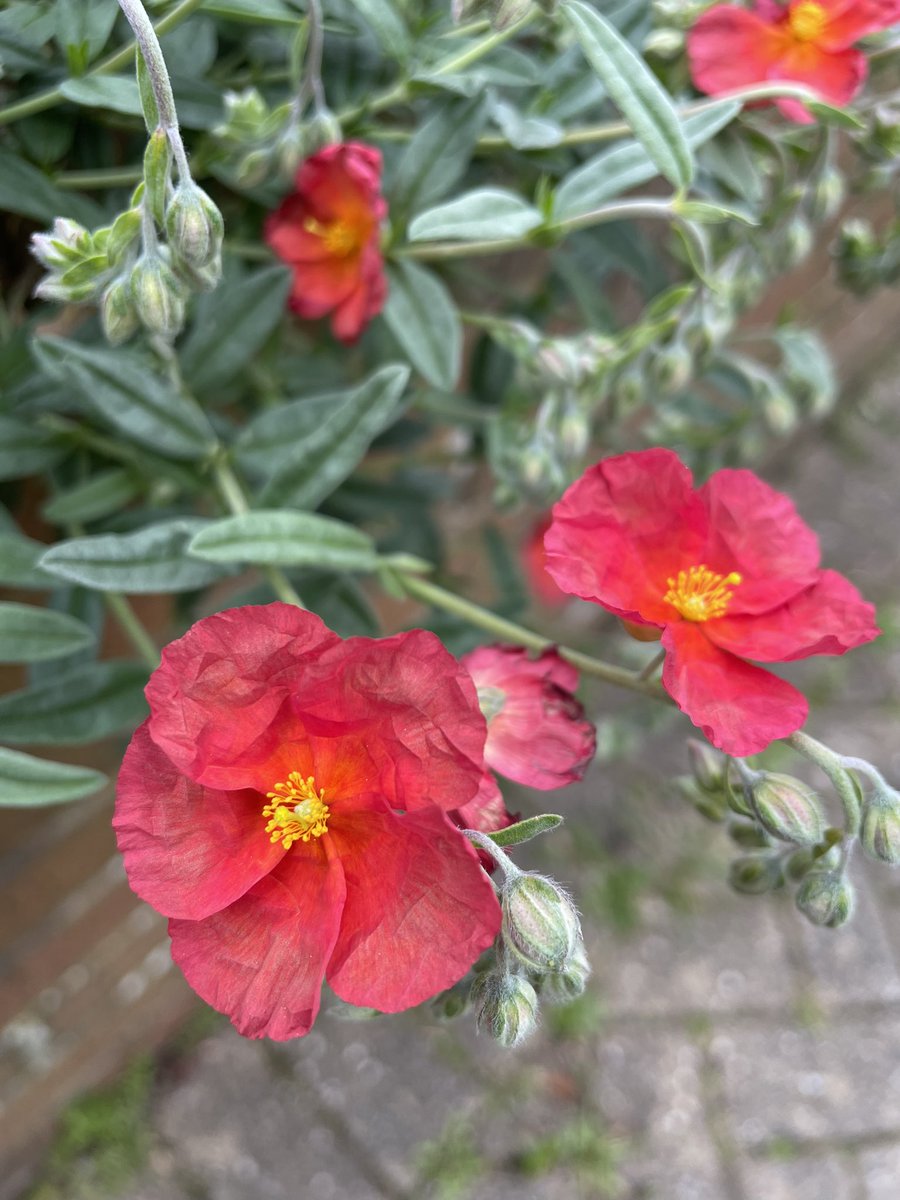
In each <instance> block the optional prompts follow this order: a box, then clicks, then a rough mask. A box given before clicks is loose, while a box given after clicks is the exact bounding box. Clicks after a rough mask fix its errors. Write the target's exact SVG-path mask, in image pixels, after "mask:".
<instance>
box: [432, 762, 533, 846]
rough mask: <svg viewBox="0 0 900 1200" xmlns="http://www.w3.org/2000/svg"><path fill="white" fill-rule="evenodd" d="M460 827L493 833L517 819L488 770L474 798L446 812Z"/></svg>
mask: <svg viewBox="0 0 900 1200" xmlns="http://www.w3.org/2000/svg"><path fill="white" fill-rule="evenodd" d="M447 815H448V816H449V817H450V819H451V820H452V821H453V822H454V824H456V825H458V826H459V827H460V829H478V830H480V831H481V832H482V833H495V832H496V831H497V830H498V829H506V827H507V826H508V825H512V824H513V822H514V821H516V820H517V818H516V817H514V816H513V815H512V813H511V812H510V811H509V810H508V809H507V807H506V804H505V803H504V800H503V793H502V792H501V791H500V788H499V785H498V784H497V780H496V779H495V778H494V776H493V775H492V774H491V772H490V771H485V772H484V774H483V775H482V777H481V784H480V786H479V788H478V792H477V794H476V795H475V797H474V799H472V800H470V801H469V803H468V804H464V805H462V807H461V808H457V809H455V810H454V811H453V812H451V813H448V814H447Z"/></svg>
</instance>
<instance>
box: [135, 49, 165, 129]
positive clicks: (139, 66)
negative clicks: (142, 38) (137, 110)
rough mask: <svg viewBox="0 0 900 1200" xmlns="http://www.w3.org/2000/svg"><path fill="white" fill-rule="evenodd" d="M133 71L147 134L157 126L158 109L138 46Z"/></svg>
mask: <svg viewBox="0 0 900 1200" xmlns="http://www.w3.org/2000/svg"><path fill="white" fill-rule="evenodd" d="M134 69H135V75H136V77H137V85H138V98H139V100H140V102H141V112H142V113H143V114H144V124H145V125H146V126H147V132H148V133H152V132H153V130H154V129H156V128H157V126H158V125H159V109H158V107H157V105H156V96H155V95H154V93H153V80H152V79H151V78H150V72H149V71H148V70H147V64H146V63H145V62H144V56H143V54H141V48H140V46H135V48H134Z"/></svg>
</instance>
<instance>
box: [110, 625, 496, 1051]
mask: <svg viewBox="0 0 900 1200" xmlns="http://www.w3.org/2000/svg"><path fill="white" fill-rule="evenodd" d="M147 698H148V701H149V703H150V712H151V715H150V717H149V719H148V720H147V721H146V722H144V724H143V725H141V726H140V728H139V729H138V730H137V732H136V733H135V735H134V738H133V739H132V742H131V745H130V746H129V747H128V750H127V752H126V755H125V761H124V763H123V765H122V770H121V774H120V776H119V787H118V797H117V801H116V814H115V820H114V825H115V829H116V835H117V838H118V843H119V848H120V849H121V851H122V853H123V855H124V857H125V869H126V871H127V873H128V880H129V882H130V884H131V886H132V888H133V889H134V890H135V891H136V892H137V894H138V895H139V896H141V897H143V899H145V900H147V901H148V902H149V903H150V904H152V905H153V907H154V908H156V909H158V910H159V911H160V912H162V913H164V914H165V915H166V916H168V917H169V918H170V921H169V932H170V935H171V938H172V955H173V958H174V959H175V961H176V963H177V964H178V965H179V966H180V967H181V969H182V971H183V972H184V974H185V976H186V977H187V980H188V982H189V983H190V985H191V986H192V987H193V988H194V989H195V991H197V992H198V993H199V994H200V995H201V996H202V997H203V999H204V1000H206V1001H208V1002H209V1003H210V1004H211V1005H212V1006H213V1007H214V1008H217V1009H219V1010H220V1011H222V1012H226V1013H228V1015H229V1016H230V1017H231V1020H232V1022H233V1023H234V1025H235V1026H236V1028H237V1029H238V1030H239V1031H240V1032H241V1033H243V1034H245V1035H246V1036H248V1037H263V1036H267V1037H271V1038H276V1039H284V1038H289V1037H296V1036H299V1035H302V1034H304V1033H306V1032H307V1031H308V1030H309V1028H310V1026H311V1025H312V1023H313V1021H314V1020H315V1017H316V1014H317V1012H318V1008H319V994H320V990H321V985H322V980H323V978H327V980H328V982H329V984H330V985H331V987H332V988H333V990H334V991H335V992H336V993H337V995H338V996H340V997H342V998H343V999H344V1000H346V1001H348V1002H349V1003H351V1004H355V1005H361V1006H366V1007H372V1008H377V1009H381V1010H382V1011H385V1012H397V1011H399V1010H400V1009H404V1008H409V1007H410V1006H412V1005H415V1004H419V1003H421V1002H422V1001H423V1000H425V999H427V998H428V997H429V996H432V995H434V994H435V993H437V992H439V991H441V990H443V989H444V988H446V987H449V986H450V985H451V984H453V983H455V982H456V981H457V980H458V979H460V978H461V977H462V976H463V975H464V974H465V973H466V971H467V970H468V969H469V967H470V966H471V965H472V963H473V962H474V961H475V960H476V959H477V958H478V956H479V954H481V952H482V951H483V950H485V949H486V948H487V946H489V945H490V943H491V941H492V940H493V938H494V936H495V935H496V933H497V929H498V927H499V923H500V910H499V906H498V903H497V900H496V898H495V895H494V891H493V888H492V885H491V884H490V882H489V880H488V878H487V876H486V875H485V874H484V872H483V871H482V869H481V867H480V866H479V864H478V856H477V855H476V853H475V850H474V849H473V847H472V846H471V845H470V844H469V842H468V841H467V840H466V839H465V838H464V837H462V835H461V834H460V833H459V831H458V829H457V828H456V826H455V825H454V824H453V823H452V821H451V820H450V818H449V817H448V815H447V814H448V812H450V811H451V810H454V809H457V808H459V807H460V806H461V805H463V804H466V803H467V802H468V801H469V800H471V799H472V798H473V797H475V796H476V793H477V791H478V789H479V786H480V783H481V777H482V772H483V757H482V756H483V746H484V737H485V723H484V718H483V717H482V715H481V712H480V710H479V708H478V703H477V699H476V695H475V689H474V687H473V685H472V681H471V679H470V677H469V676H468V674H467V672H466V671H465V670H464V669H463V668H462V667H460V666H459V664H458V663H457V662H456V661H455V659H453V657H452V656H451V655H450V654H449V653H448V652H447V651H446V650H445V649H444V647H443V646H442V645H441V643H440V642H439V641H438V639H437V638H436V637H435V636H434V635H433V634H431V633H427V632H425V631H423V630H415V631H413V632H411V633H404V634H398V635H397V636H396V637H392V638H385V639H383V640H374V639H371V638H351V639H349V640H347V641H342V640H341V639H340V638H338V637H337V636H336V635H335V634H333V633H332V632H331V631H330V630H329V629H327V628H326V626H325V625H323V624H322V622H321V621H320V620H319V618H318V617H316V616H314V615H313V614H312V613H308V612H304V611H302V610H301V609H298V608H293V607H291V606H289V605H285V604H271V605H267V606H265V607H259V608H237V609H232V610H230V611H228V612H223V613H219V614H217V615H216V616H212V617H207V618H206V619H205V620H202V621H199V622H198V623H197V624H196V625H195V626H194V627H193V628H192V629H191V630H190V631H189V632H188V633H187V634H185V636H184V637H182V638H181V639H179V640H178V641H176V642H173V643H172V645H170V646H169V647H167V649H166V650H165V652H164V654H163V661H162V665H161V666H160V667H159V669H158V670H157V671H155V672H154V674H153V676H152V677H151V679H150V682H149V684H148V686H147Z"/></svg>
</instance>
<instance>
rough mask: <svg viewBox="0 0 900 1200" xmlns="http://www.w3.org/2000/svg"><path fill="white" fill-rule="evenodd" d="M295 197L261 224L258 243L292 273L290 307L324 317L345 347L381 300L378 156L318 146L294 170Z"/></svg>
mask: <svg viewBox="0 0 900 1200" xmlns="http://www.w3.org/2000/svg"><path fill="white" fill-rule="evenodd" d="M295 189H296V190H295V191H294V192H292V193H291V195H290V196H288V197H287V198H286V199H285V200H284V201H282V203H281V206H280V207H279V208H278V209H277V210H276V211H275V212H274V213H272V215H271V216H270V217H269V219H268V220H267V222H266V241H267V242H268V243H269V245H270V246H271V247H272V249H273V250H274V251H275V253H276V254H277V255H278V257H279V258H280V259H282V260H283V261H284V262H286V263H287V264H288V266H289V267H291V268H292V269H293V272H294V282H293V287H292V289H291V297H290V306H291V308H292V309H293V310H294V312H296V313H297V314H298V315H299V316H301V317H306V318H309V319H314V318H316V317H324V316H325V315H326V314H327V313H331V328H332V331H333V332H334V335H335V337H337V338H340V340H341V341H342V342H353V341H355V340H356V338H358V337H359V335H360V334H361V333H362V331H363V329H364V328H365V327H366V325H368V323H369V322H370V321H371V320H372V318H373V317H374V316H376V315H377V314H378V313H379V312H381V310H382V308H383V307H384V301H385V297H386V295H387V280H386V278H385V274H384V260H383V258H382V255H381V242H380V239H381V230H380V226H381V221H382V220H383V219H384V216H385V214H386V213H387V205H386V204H385V201H384V198H383V197H382V195H381V154H380V153H379V151H378V150H376V149H375V148H374V146H365V145H363V144H362V143H361V142H343V143H339V144H337V145H333V146H326V147H325V149H324V150H320V151H319V152H318V153H317V154H313V155H311V156H310V157H309V158H307V159H306V160H305V161H304V162H302V163H301V164H300V167H299V169H298V171H297V177H296V180H295Z"/></svg>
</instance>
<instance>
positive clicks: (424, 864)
mask: <svg viewBox="0 0 900 1200" xmlns="http://www.w3.org/2000/svg"><path fill="white" fill-rule="evenodd" d="M331 836H333V837H334V839H335V845H336V849H337V851H338V853H339V854H340V857H341V863H342V865H343V869H344V874H345V877H346V880H347V900H346V903H345V905H344V915H343V920H342V922H341V932H340V936H339V938H338V943H337V945H336V946H335V949H334V953H333V955H332V958H331V962H330V964H329V967H328V982H329V984H330V985H331V987H332V988H333V989H334V991H335V992H336V993H337V995H338V996H340V997H341V999H343V1000H346V1001H347V1002H348V1003H349V1004H356V1005H361V1006H365V1007H371V1008H377V1009H379V1010H381V1011H382V1012H399V1011H401V1010H402V1009H406V1008H410V1007H412V1006H413V1005H415V1004H421V1003H422V1001H423V1000H427V999H428V998H429V997H430V996H434V995H435V994H436V993H438V992H440V991H442V990H443V989H444V988H447V987H450V986H451V985H452V984H454V983H456V982H457V981H458V980H459V979H461V978H462V977H463V975H465V973H466V972H467V971H468V970H469V968H470V967H471V966H472V964H473V963H474V962H475V961H476V959H477V958H478V957H479V955H480V954H481V953H482V952H483V951H484V950H486V949H487V948H488V946H490V944H491V942H492V941H493V940H494V937H495V936H496V934H497V931H498V929H499V927H500V906H499V904H498V902H497V897H496V895H495V894H494V889H493V886H492V885H491V883H490V881H489V880H488V877H487V876H486V875H485V873H484V871H482V869H481V867H480V865H479V863H478V856H477V854H476V853H475V851H474V849H473V848H472V846H471V844H470V843H469V842H468V841H467V839H466V838H464V837H463V836H462V835H461V834H460V832H459V830H458V829H456V828H455V827H454V826H453V825H452V824H451V822H450V821H449V819H448V818H447V816H446V814H444V813H441V812H438V811H437V810H436V809H424V810H422V811H421V812H415V813H407V814H406V815H405V816H397V815H396V814H394V813H389V812H382V813H377V812H368V813H359V814H358V815H357V816H356V818H355V820H354V822H353V825H352V828H351V826H350V823H346V824H345V823H342V825H341V829H340V831H338V829H337V828H335V830H334V833H333V835H331Z"/></svg>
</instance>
